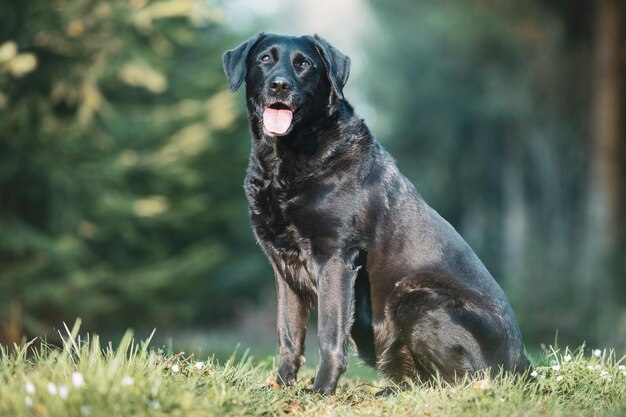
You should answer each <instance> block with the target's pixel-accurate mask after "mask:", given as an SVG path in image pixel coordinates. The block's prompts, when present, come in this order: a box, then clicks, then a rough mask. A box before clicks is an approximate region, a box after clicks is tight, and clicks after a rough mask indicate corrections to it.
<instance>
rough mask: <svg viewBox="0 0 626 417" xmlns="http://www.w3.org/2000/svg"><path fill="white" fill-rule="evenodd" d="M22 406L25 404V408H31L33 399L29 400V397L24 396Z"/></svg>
mask: <svg viewBox="0 0 626 417" xmlns="http://www.w3.org/2000/svg"><path fill="white" fill-rule="evenodd" d="M24 404H26V407H28V408H32V407H33V399H32V398H30V396H28V395H27V396H26V397H24Z"/></svg>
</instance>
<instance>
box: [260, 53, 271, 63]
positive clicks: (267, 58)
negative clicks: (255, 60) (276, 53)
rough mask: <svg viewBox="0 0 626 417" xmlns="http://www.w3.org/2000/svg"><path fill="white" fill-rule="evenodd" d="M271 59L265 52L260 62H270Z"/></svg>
mask: <svg viewBox="0 0 626 417" xmlns="http://www.w3.org/2000/svg"><path fill="white" fill-rule="evenodd" d="M271 59H272V57H270V56H269V55H267V54H265V55H263V56H261V62H270V60H271Z"/></svg>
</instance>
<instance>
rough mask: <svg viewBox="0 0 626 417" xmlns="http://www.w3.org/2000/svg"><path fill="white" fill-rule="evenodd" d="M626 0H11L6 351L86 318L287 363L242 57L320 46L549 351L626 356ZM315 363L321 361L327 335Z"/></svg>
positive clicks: (1, 173)
mask: <svg viewBox="0 0 626 417" xmlns="http://www.w3.org/2000/svg"><path fill="white" fill-rule="evenodd" d="M625 14H626V11H625V6H624V3H623V2H622V1H621V0H597V1H592V0H581V1H576V2H571V1H567V0H552V1H551V0H527V1H524V2H520V1H515V0H446V1H437V2H435V1H426V0H424V1H416V0H389V1H384V2H383V1H375V0H349V1H348V0H346V1H337V0H332V1H331V0H317V1H307V2H304V1H288V0H266V1H254V0H234V1H225V0H224V1H211V0H209V1H196V0H170V1H167V0H165V1H147V0H131V1H126V0H125V1H121V0H117V1H110V0H56V1H49V0H30V1H28V2H24V1H22V0H3V1H2V3H1V4H0V343H3V344H12V343H14V342H19V341H21V340H23V338H33V337H37V336H40V337H46V338H47V339H48V340H50V341H54V340H55V337H56V336H55V335H56V331H57V329H59V328H61V327H62V323H63V322H67V323H73V322H74V320H75V319H76V318H77V317H80V318H82V320H83V324H82V330H83V331H85V332H87V331H88V332H97V333H100V334H102V335H103V336H105V337H108V338H109V339H111V340H117V339H118V338H119V337H120V335H121V334H122V333H123V331H124V330H126V329H127V328H133V329H135V331H136V333H138V334H139V335H144V334H148V333H149V332H150V331H151V330H152V329H153V328H156V329H157V333H156V343H160V344H164V345H166V346H168V348H169V349H173V350H183V349H185V350H188V351H194V352H199V353H201V354H205V355H206V354H212V353H215V354H217V355H221V356H224V355H229V354H230V353H231V352H233V351H234V349H235V347H236V346H237V345H238V344H240V345H241V347H240V349H245V348H248V347H249V348H250V349H251V353H252V354H253V355H256V356H258V357H264V356H266V355H272V354H274V353H275V349H276V348H275V335H274V334H275V330H274V328H275V306H274V304H275V301H274V297H275V295H274V281H273V275H272V271H271V268H270V266H269V264H268V263H267V261H266V260H265V258H264V256H263V254H262V251H261V249H260V247H259V246H258V245H257V244H256V243H255V241H254V237H253V235H252V231H251V229H250V225H249V222H248V217H247V202H246V199H245V196H244V193H243V188H242V184H243V178H244V175H245V167H246V164H247V156H248V152H249V147H250V137H249V133H248V126H247V119H246V116H245V108H244V101H243V92H242V91H240V92H238V93H236V94H230V93H228V90H227V88H228V86H227V82H226V79H225V77H224V75H223V71H222V62H221V55H222V53H223V52H224V51H225V50H227V49H230V48H233V47H235V46H237V45H238V44H239V43H241V42H243V41H244V40H245V39H247V38H248V37H249V36H251V35H254V34H256V33H258V32H261V31H265V32H277V33H284V34H298V35H300V34H312V33H318V34H320V35H321V36H323V37H325V38H326V39H328V40H329V41H330V42H331V43H333V44H334V45H335V46H337V47H338V48H339V49H341V50H342V51H343V52H344V53H346V54H347V55H349V56H350V57H351V58H352V71H351V78H350V81H349V82H348V86H347V87H346V90H345V93H346V97H347V99H348V100H349V101H351V102H352V104H353V105H354V106H355V108H356V111H357V113H359V114H360V115H361V116H362V117H363V118H365V120H366V121H367V122H368V125H369V126H370V128H371V130H372V131H373V133H374V134H375V135H376V136H377V138H378V139H379V140H380V141H381V142H382V143H383V144H384V146H385V147H386V148H387V149H388V150H389V151H390V152H391V153H392V155H394V157H395V158H396V159H397V163H398V165H399V167H400V169H401V170H402V171H403V172H404V173H405V175H406V176H407V177H408V178H409V179H410V180H411V181H412V182H413V183H414V184H415V185H416V187H417V189H418V191H420V193H421V194H422V195H423V197H424V198H425V199H426V201H427V202H428V203H429V204H430V205H431V206H432V207H434V208H435V209H436V210H437V211H439V213H441V214H442V215H443V216H444V217H445V218H446V219H448V220H449V221H450V222H451V223H452V224H453V225H454V226H455V227H456V228H457V230H459V232H460V233H461V235H462V236H463V237H464V238H465V239H466V240H467V241H468V242H469V244H470V245H471V246H472V247H473V248H474V250H475V251H476V252H477V254H478V255H479V257H480V258H481V259H482V260H483V261H484V263H485V264H486V265H487V267H488V268H489V270H490V271H491V272H492V274H493V275H494V277H495V278H496V280H497V281H498V282H499V283H500V285H501V286H502V287H503V288H504V290H505V292H506V293H507V295H508V296H509V298H510V300H511V303H512V304H513V309H514V311H515V312H516V314H517V317H518V319H519V321H520V325H521V328H522V333H523V335H524V339H525V343H526V346H527V349H528V350H529V351H531V352H532V351H536V350H538V349H540V346H541V344H542V343H544V344H550V343H554V341H555V338H557V339H558V343H559V344H570V345H574V346H578V345H579V344H580V343H582V342H583V341H586V342H587V345H588V346H590V347H597V346H601V347H615V348H617V349H618V352H622V353H626V351H625V349H626V239H625V238H624V236H625V235H626V228H625V222H624V218H625V217H626V172H625V166H626V145H625V142H626V134H625V130H624V129H625V124H624V116H625V115H626V108H625V106H624V104H625V103H624V96H625V92H626V85H625V83H624V79H625V77H626V33H625V32H626V24H625V21H626V19H625ZM311 333H312V336H311V337H310V338H309V352H314V351H315V339H314V334H315V330H314V323H312V330H311Z"/></svg>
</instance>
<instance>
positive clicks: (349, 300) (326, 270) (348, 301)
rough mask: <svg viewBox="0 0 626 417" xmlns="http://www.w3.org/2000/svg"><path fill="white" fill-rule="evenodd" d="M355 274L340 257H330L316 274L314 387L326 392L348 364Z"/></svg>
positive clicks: (334, 383) (333, 385)
mask: <svg viewBox="0 0 626 417" xmlns="http://www.w3.org/2000/svg"><path fill="white" fill-rule="evenodd" d="M356 275H357V270H352V269H349V268H348V267H347V266H346V264H345V263H344V261H343V260H341V259H339V258H332V259H330V260H329V261H328V262H327V263H326V264H325V265H323V267H322V268H321V271H320V274H319V275H318V281H317V293H318V297H317V304H318V339H319V343H320V369H319V371H318V373H317V375H316V376H315V384H314V386H313V390H314V391H317V392H320V393H322V394H325V395H332V394H334V393H335V389H336V388H337V382H338V381H339V377H340V376H341V374H343V373H344V372H345V370H346V368H347V366H348V337H349V336H348V335H349V334H350V323H351V317H352V309H353V294H352V293H353V288H354V279H355V278H356Z"/></svg>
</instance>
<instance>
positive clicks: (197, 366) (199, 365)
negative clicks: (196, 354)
mask: <svg viewBox="0 0 626 417" xmlns="http://www.w3.org/2000/svg"><path fill="white" fill-rule="evenodd" d="M193 366H195V367H196V369H202V368H204V362H196V363H195V364H194V365H193Z"/></svg>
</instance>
